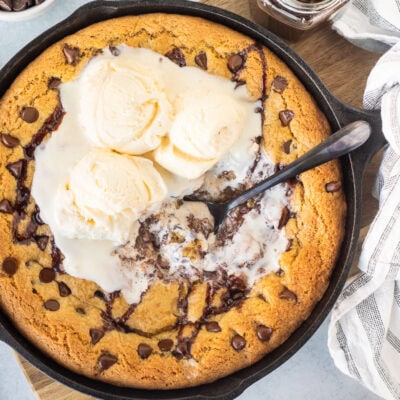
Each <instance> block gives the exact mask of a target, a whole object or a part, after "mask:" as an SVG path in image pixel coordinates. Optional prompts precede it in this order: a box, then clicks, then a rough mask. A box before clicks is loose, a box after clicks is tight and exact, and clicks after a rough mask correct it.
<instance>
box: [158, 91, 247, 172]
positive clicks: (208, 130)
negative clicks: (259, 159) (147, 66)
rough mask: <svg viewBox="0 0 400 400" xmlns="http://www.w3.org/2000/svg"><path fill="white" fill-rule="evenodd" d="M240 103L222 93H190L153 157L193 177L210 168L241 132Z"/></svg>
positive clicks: (169, 167)
mask: <svg viewBox="0 0 400 400" xmlns="http://www.w3.org/2000/svg"><path fill="white" fill-rule="evenodd" d="M245 122H246V113H245V110H244V109H243V106H242V105H241V104H240V103H239V102H238V101H237V100H236V99H234V98H232V96H227V95H225V94H223V93H212V94H211V93H208V92H204V91H202V92H200V93H198V94H196V93H190V95H187V96H186V97H185V100H184V101H182V107H181V109H180V111H179V112H178V114H177V115H176V118H175V120H174V122H173V124H172V126H171V130H170V133H169V135H168V136H166V137H165V138H164V139H163V140H162V142H161V145H160V147H158V148H157V149H156V150H155V153H154V158H155V160H156V161H157V163H159V164H160V165H162V166H163V167H164V168H165V169H167V170H168V171H170V172H172V173H174V174H176V175H178V176H181V177H184V178H188V179H195V178H198V177H199V176H201V175H202V174H204V173H205V172H206V171H207V170H209V169H210V168H212V167H213V166H214V165H215V164H216V163H217V162H218V161H219V160H220V159H221V158H222V157H223V156H224V155H225V154H226V153H227V152H228V151H229V149H230V148H231V147H232V146H233V144H234V143H235V142H236V141H237V140H238V138H239V136H240V135H241V134H242V131H243V128H244V124H245Z"/></svg>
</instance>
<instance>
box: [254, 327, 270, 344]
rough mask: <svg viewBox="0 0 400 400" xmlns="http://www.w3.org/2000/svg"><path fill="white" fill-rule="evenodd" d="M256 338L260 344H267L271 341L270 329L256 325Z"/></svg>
mask: <svg viewBox="0 0 400 400" xmlns="http://www.w3.org/2000/svg"><path fill="white" fill-rule="evenodd" d="M256 333H257V337H258V338H259V339H260V340H261V341H262V342H268V341H269V339H271V335H272V329H271V328H270V327H269V326H265V325H258V326H257V328H256Z"/></svg>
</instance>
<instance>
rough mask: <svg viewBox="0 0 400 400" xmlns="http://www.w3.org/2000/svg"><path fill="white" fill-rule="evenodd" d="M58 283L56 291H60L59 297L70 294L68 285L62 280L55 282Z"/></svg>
mask: <svg viewBox="0 0 400 400" xmlns="http://www.w3.org/2000/svg"><path fill="white" fill-rule="evenodd" d="M57 283H58V292H59V293H60V296H61V297H68V296H69V295H70V294H71V289H70V288H69V287H68V285H67V284H66V283H64V282H57Z"/></svg>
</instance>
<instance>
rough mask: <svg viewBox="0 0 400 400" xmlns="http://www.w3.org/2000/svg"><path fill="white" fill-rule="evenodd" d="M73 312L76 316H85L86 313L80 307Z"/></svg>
mask: <svg viewBox="0 0 400 400" xmlns="http://www.w3.org/2000/svg"><path fill="white" fill-rule="evenodd" d="M75 311H76V312H77V313H78V314H81V315H86V311H85V310H84V309H83V308H81V307H78V308H76V309H75Z"/></svg>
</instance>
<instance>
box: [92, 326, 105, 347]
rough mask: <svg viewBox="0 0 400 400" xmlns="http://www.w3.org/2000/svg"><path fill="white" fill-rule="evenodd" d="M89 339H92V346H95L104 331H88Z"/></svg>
mask: <svg viewBox="0 0 400 400" xmlns="http://www.w3.org/2000/svg"><path fill="white" fill-rule="evenodd" d="M89 334H90V338H91V339H92V344H93V345H95V344H96V343H98V342H99V341H100V340H101V339H102V338H103V337H104V331H102V330H101V329H95V328H93V329H90V331H89Z"/></svg>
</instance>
